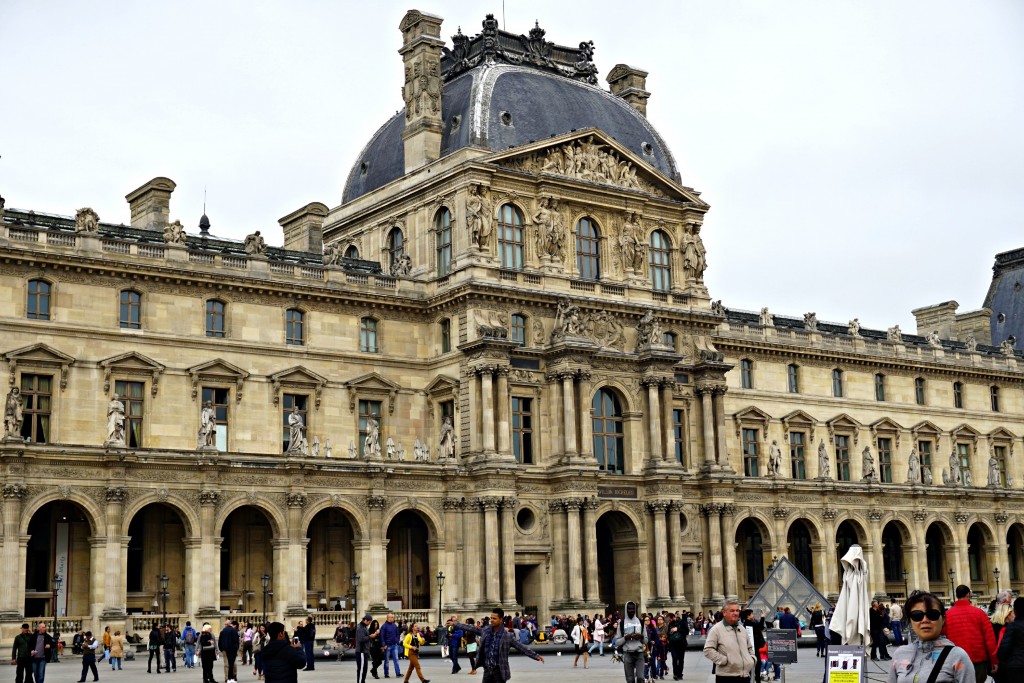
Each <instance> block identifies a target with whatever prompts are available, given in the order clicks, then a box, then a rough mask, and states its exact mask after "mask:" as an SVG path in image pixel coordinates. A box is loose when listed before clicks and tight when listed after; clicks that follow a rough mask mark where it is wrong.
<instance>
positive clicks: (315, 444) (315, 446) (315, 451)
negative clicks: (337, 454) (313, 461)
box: [309, 436, 320, 458]
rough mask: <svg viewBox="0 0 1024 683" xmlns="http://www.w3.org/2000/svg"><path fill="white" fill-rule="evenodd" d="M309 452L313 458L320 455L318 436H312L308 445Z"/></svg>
mask: <svg viewBox="0 0 1024 683" xmlns="http://www.w3.org/2000/svg"><path fill="white" fill-rule="evenodd" d="M309 454H310V456H312V457H314V458H319V457H320V437H319V436H314V437H313V441H312V442H311V444H310V447H309Z"/></svg>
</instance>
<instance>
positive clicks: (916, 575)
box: [907, 510, 931, 591]
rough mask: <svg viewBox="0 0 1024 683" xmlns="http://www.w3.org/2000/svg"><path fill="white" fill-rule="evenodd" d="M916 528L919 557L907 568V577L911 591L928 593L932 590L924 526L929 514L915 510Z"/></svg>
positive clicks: (915, 536)
mask: <svg viewBox="0 0 1024 683" xmlns="http://www.w3.org/2000/svg"><path fill="white" fill-rule="evenodd" d="M913 514H914V526H913V527H912V529H913V533H914V544H915V545H916V546H917V557H916V558H915V561H914V564H913V565H912V566H910V567H907V570H908V571H909V573H910V575H909V576H908V577H907V580H908V582H909V583H910V590H914V589H915V588H919V589H921V590H924V591H927V590H931V589H930V588H929V587H928V585H929V584H928V544H927V543H926V542H925V539H926V538H928V536H927V531H928V530H927V529H926V528H925V526H924V522H925V520H926V519H927V518H928V513H927V512H925V511H924V510H914V513H913Z"/></svg>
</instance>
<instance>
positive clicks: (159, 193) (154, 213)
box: [124, 178, 177, 230]
mask: <svg viewBox="0 0 1024 683" xmlns="http://www.w3.org/2000/svg"><path fill="white" fill-rule="evenodd" d="M175 187H177V185H175V184H174V181H173V180H171V179H170V178H153V179H152V180H150V181H149V182H148V183H146V184H145V185H143V186H142V187H140V188H139V189H137V190H133V191H131V192H129V193H128V194H126V195H125V197H124V198H125V199H127V200H128V206H129V208H130V209H131V212H132V227H133V228H146V229H148V230H163V229H164V226H165V225H167V224H168V223H170V222H171V193H172V192H174V188H175Z"/></svg>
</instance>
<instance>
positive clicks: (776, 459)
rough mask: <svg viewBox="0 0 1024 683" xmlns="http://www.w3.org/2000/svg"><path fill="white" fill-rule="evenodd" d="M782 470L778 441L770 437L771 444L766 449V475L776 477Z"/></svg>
mask: <svg viewBox="0 0 1024 683" xmlns="http://www.w3.org/2000/svg"><path fill="white" fill-rule="evenodd" d="M781 471H782V449H781V448H779V442H778V441H776V440H775V439H772V445H771V447H770V448H769V449H768V476H769V477H777V476H779V473H780V472H781Z"/></svg>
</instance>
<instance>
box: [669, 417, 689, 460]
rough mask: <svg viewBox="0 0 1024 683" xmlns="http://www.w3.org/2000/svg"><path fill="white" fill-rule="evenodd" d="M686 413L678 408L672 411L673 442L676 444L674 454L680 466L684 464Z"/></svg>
mask: <svg viewBox="0 0 1024 683" xmlns="http://www.w3.org/2000/svg"><path fill="white" fill-rule="evenodd" d="M684 415H685V413H684V412H683V411H682V410H679V409H678V408H673V409H672V441H673V444H674V447H673V452H674V453H675V456H676V462H678V463H679V464H682V463H683V452H684V451H683V448H684V444H685V436H686V432H685V430H684V426H685V425H684V423H683V419H684Z"/></svg>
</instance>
